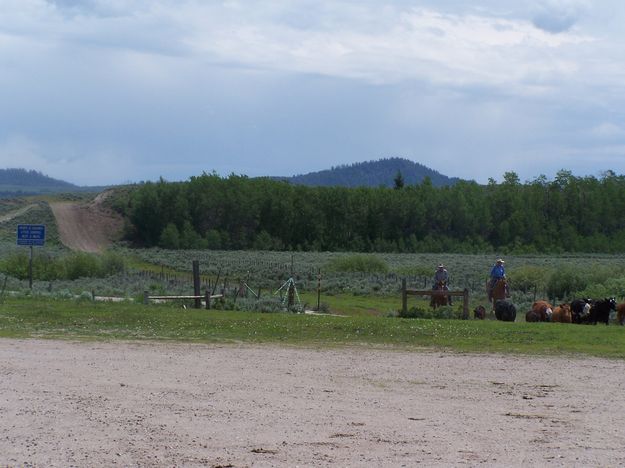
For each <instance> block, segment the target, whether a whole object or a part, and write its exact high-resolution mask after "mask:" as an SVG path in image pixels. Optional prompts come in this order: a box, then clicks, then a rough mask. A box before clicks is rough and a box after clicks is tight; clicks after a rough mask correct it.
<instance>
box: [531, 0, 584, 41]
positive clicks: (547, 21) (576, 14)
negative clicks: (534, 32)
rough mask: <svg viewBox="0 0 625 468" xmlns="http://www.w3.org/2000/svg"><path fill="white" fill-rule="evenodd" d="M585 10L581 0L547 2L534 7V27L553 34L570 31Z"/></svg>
mask: <svg viewBox="0 0 625 468" xmlns="http://www.w3.org/2000/svg"><path fill="white" fill-rule="evenodd" d="M586 9H587V5H586V3H585V2H584V1H581V0H547V1H543V2H541V3H539V4H537V5H536V7H535V13H534V16H533V19H532V22H533V23H534V26H536V27H537V28H539V29H542V30H543V31H547V32H550V33H553V34H558V33H562V32H565V31H568V30H570V29H571V28H572V27H573V26H574V25H575V23H577V22H578V21H579V19H580V17H581V15H582V14H583V13H584V11H585V10H586Z"/></svg>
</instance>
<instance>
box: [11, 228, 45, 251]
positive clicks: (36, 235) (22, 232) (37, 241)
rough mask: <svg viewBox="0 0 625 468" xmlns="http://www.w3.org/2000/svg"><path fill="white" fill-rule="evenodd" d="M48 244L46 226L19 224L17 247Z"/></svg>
mask: <svg viewBox="0 0 625 468" xmlns="http://www.w3.org/2000/svg"><path fill="white" fill-rule="evenodd" d="M45 242H46V226H45V224H18V225H17V245H37V246H43V244H45Z"/></svg>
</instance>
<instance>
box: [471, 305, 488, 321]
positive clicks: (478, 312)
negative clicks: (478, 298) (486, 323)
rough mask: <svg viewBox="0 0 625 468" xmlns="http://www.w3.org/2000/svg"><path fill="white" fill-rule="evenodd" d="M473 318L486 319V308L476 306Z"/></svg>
mask: <svg viewBox="0 0 625 468" xmlns="http://www.w3.org/2000/svg"><path fill="white" fill-rule="evenodd" d="M473 318H476V319H479V320H484V319H485V318H486V308H485V307H484V306H483V305H479V306H477V307H476V308H475V309H474V310H473Z"/></svg>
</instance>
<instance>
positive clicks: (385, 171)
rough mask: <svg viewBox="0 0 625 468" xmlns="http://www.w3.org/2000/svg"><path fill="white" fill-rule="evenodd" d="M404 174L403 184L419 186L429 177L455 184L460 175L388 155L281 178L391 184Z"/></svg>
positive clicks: (355, 184) (333, 183) (353, 184)
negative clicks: (398, 174)
mask: <svg viewBox="0 0 625 468" xmlns="http://www.w3.org/2000/svg"><path fill="white" fill-rule="evenodd" d="M398 172H399V173H401V176H402V178H403V180H404V185H416V184H420V183H421V182H423V180H424V179H425V178H426V177H429V178H430V180H431V181H432V185H434V186H435V187H440V186H445V185H454V184H455V183H456V182H458V181H460V179H458V178H457V177H447V176H445V175H443V174H441V173H440V172H437V171H435V170H433V169H430V168H428V167H426V166H424V165H423V164H419V163H416V162H414V161H410V160H408V159H404V158H387V159H380V160H378V161H368V162H361V163H355V164H350V165H341V166H336V167H332V168H331V169H326V170H324V171H319V172H310V173H308V174H303V175H296V176H293V177H285V178H281V179H283V180H287V181H289V182H291V183H292V184H297V185H309V186H342V187H379V186H385V187H392V186H394V184H395V183H394V179H395V177H396V176H397V173H398Z"/></svg>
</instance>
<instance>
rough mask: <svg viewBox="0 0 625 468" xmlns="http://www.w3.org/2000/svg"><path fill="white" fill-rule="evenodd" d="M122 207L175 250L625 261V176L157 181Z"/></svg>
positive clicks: (137, 234)
mask: <svg viewBox="0 0 625 468" xmlns="http://www.w3.org/2000/svg"><path fill="white" fill-rule="evenodd" d="M116 206H117V207H118V209H120V210H121V211H122V212H124V213H125V214H126V215H127V218H128V220H129V223H128V228H127V231H126V235H127V237H128V239H130V240H131V241H133V242H135V243H137V244H140V245H143V246H147V247H151V246H159V247H163V248H172V249H190V248H194V249H203V248H209V249H259V250H261V249H262V250H312V251H357V252H464V253H479V252H492V251H501V252H511V253H534V252H535V253H562V252H608V253H613V252H625V177H623V176H617V175H616V174H614V173H613V172H612V171H607V172H605V173H604V174H603V175H602V176H600V177H598V178H597V177H592V176H587V177H576V176H573V175H572V174H571V173H570V172H569V171H565V170H563V171H560V172H558V174H557V176H556V177H555V178H554V179H553V180H549V179H547V177H545V176H540V177H537V178H536V179H534V180H532V181H528V182H525V183H521V182H520V180H519V177H518V176H517V174H516V173H514V172H507V173H505V174H504V177H503V181H502V182H501V183H497V182H495V181H494V180H492V179H490V180H489V182H488V184H486V185H480V184H477V183H476V182H473V181H459V182H458V183H456V184H454V185H453V186H445V187H434V186H433V185H432V183H431V181H430V180H429V179H426V180H425V181H424V182H422V183H421V184H418V185H403V186H400V187H397V186H396V187H395V188H385V187H378V188H364V187H363V188H346V187H307V186H301V185H291V184H289V183H287V182H284V181H276V180H272V179H269V178H248V177H246V176H240V175H234V174H233V175H230V176H228V177H221V176H219V175H216V174H214V173H213V174H206V173H204V174H202V175H201V176H197V177H191V178H190V179H189V180H188V181H186V182H166V181H164V180H162V179H161V180H160V181H158V182H154V183H153V182H148V183H144V184H141V185H139V186H137V187H136V188H135V189H134V190H131V191H129V192H125V194H124V195H123V196H121V197H120V198H119V199H118V201H117V203H116Z"/></svg>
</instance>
